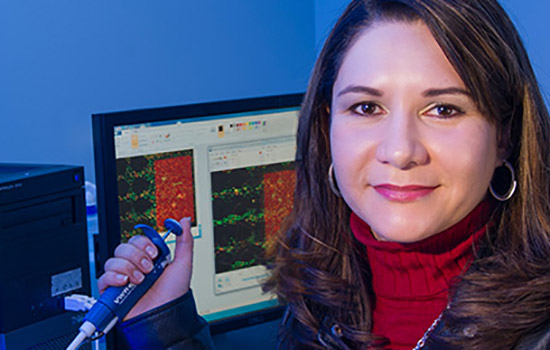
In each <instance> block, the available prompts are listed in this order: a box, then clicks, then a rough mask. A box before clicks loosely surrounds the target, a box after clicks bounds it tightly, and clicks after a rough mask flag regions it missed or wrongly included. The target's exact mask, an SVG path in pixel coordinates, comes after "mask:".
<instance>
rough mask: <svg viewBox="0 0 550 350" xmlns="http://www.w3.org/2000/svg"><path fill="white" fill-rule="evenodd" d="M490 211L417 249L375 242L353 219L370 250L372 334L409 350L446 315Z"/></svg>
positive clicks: (485, 208) (477, 212)
mask: <svg viewBox="0 0 550 350" xmlns="http://www.w3.org/2000/svg"><path fill="white" fill-rule="evenodd" d="M491 207H492V205H491V204H490V203H489V202H487V201H485V202H482V203H481V204H479V205H478V206H477V207H476V208H475V209H474V210H473V211H472V212H471V213H470V214H468V215H467V216H466V217H465V218H464V219H462V220H461V221H460V222H458V223H457V224H455V225H453V226H452V227H450V228H448V229H446V230H445V231H443V232H440V233H438V234H436V235H434V236H431V237H428V238H426V239H424V240H422V241H419V242H414V243H407V244H402V243H397V242H387V241H377V240H376V239H375V238H374V236H373V235H372V232H371V229H370V227H369V226H368V225H367V224H366V223H365V222H363V221H362V220H361V219H360V218H359V217H358V216H357V215H355V214H353V213H352V215H351V220H350V224H351V230H352V231H353V234H354V235H355V237H356V238H357V239H358V240H359V241H360V242H361V243H363V244H364V245H365V246H366V255H367V259H368V263H369V265H370V269H371V271H372V286H373V291H374V294H375V301H374V309H373V315H372V317H373V328H372V332H373V333H374V334H377V335H381V336H384V337H386V338H387V339H389V340H390V342H391V345H390V348H391V349H393V350H405V349H406V350H410V349H412V348H413V347H414V346H415V345H416V343H417V341H418V340H419V339H420V338H421V337H422V336H423V335H424V333H425V332H426V330H427V329H428V327H430V325H431V324H432V323H433V321H434V320H435V319H436V318H437V316H439V314H440V313H441V312H442V311H443V309H445V307H446V305H447V303H448V290H449V287H450V286H451V284H452V283H453V280H454V278H455V277H457V276H459V275H460V274H461V273H463V271H464V270H465V269H466V268H467V266H468V265H469V262H470V261H471V259H472V255H473V248H472V244H473V243H474V242H476V241H477V240H478V239H479V238H480V237H481V236H482V235H483V234H484V233H485V230H486V224H487V221H488V219H489V216H490V213H491V210H490V209H491Z"/></svg>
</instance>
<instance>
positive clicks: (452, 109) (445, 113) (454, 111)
mask: <svg viewBox="0 0 550 350" xmlns="http://www.w3.org/2000/svg"><path fill="white" fill-rule="evenodd" d="M423 114H424V115H427V116H430V117H436V118H442V119H446V118H452V117H457V116H460V115H462V114H464V111H463V110H462V109H460V108H459V107H457V106H453V105H449V104H438V105H435V106H433V107H431V108H429V109H428V110H427V111H426V112H424V113H423Z"/></svg>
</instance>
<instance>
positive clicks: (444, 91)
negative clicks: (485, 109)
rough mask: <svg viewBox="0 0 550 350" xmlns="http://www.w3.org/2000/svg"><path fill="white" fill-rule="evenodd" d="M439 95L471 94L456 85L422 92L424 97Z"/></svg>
mask: <svg viewBox="0 0 550 350" xmlns="http://www.w3.org/2000/svg"><path fill="white" fill-rule="evenodd" d="M441 95H465V96H467V97H471V94H470V92H469V91H468V90H465V89H462V88H458V87H448V88H443V89H428V90H426V91H424V92H423V93H422V96H424V97H436V96H441Z"/></svg>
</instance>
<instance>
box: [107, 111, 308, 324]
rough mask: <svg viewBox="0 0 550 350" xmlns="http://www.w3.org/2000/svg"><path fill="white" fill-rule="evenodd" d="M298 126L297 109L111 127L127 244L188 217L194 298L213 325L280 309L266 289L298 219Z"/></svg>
mask: <svg viewBox="0 0 550 350" xmlns="http://www.w3.org/2000/svg"><path fill="white" fill-rule="evenodd" d="M297 120H298V108H297V107H296V108H284V109H278V110H269V111H264V112H258V111H255V112H247V113H236V114H227V115H218V116H210V117H208V118H204V117H201V118H184V119H175V120H168V121H161V122H149V123H141V124H130V125H116V126H114V130H113V132H114V146H115V158H116V160H115V163H116V177H117V190H118V197H117V198H118V206H119V214H120V228H121V241H123V242H124V241H127V240H128V239H129V238H130V237H132V236H133V235H136V234H140V232H139V231H136V230H134V228H133V227H134V225H135V224H136V223H144V224H148V225H150V226H152V227H154V228H155V229H156V230H158V231H159V232H162V231H164V230H165V229H164V228H163V222H164V220H165V219H167V218H175V219H181V218H182V217H186V216H187V217H191V221H192V228H191V232H192V234H193V237H194V238H195V248H194V271H193V279H192V283H191V288H192V289H193V291H194V294H195V296H196V299H197V300H196V301H197V308H198V310H199V313H200V314H201V315H203V316H204V317H205V318H206V319H207V320H209V321H211V320H217V319H223V318H227V317H231V316H233V315H239V314H243V313H245V312H248V311H254V310H259V309H263V308H266V307H269V306H276V305H277V303H278V302H277V301H276V299H275V297H274V296H273V295H271V294H266V293H263V292H262V290H261V283H262V282H263V281H264V280H265V278H266V277H268V273H269V272H268V270H267V268H266V264H267V263H268V262H267V261H266V249H267V247H268V245H269V244H270V239H271V238H272V237H273V235H274V234H275V233H276V232H277V231H278V230H279V229H280V228H281V225H282V224H283V221H284V220H285V218H286V217H287V216H288V215H289V213H290V211H291V209H292V202H293V192H294V186H295V172H294V157H295V153H296V141H295V137H296V129H297ZM168 244H169V246H170V247H171V249H173V248H174V244H175V238H174V237H169V238H168Z"/></svg>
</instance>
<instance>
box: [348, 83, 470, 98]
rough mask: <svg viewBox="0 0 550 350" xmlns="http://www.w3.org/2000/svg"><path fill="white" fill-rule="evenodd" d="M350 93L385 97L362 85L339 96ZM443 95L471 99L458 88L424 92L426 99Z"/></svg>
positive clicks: (377, 91) (353, 86)
mask: <svg viewBox="0 0 550 350" xmlns="http://www.w3.org/2000/svg"><path fill="white" fill-rule="evenodd" d="M350 92H353V93H360V94H365V95H372V96H376V97H382V96H383V95H384V93H383V92H382V91H381V90H378V89H375V88H373V87H369V86H362V85H350V86H347V87H346V88H345V89H343V90H341V91H340V92H339V93H338V95H337V96H342V95H345V94H347V93H350ZM441 95H465V96H467V97H471V94H470V92H468V90H465V89H462V88H458V87H448V88H441V89H428V90H426V91H424V92H422V96H424V97H437V96H441Z"/></svg>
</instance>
